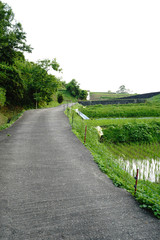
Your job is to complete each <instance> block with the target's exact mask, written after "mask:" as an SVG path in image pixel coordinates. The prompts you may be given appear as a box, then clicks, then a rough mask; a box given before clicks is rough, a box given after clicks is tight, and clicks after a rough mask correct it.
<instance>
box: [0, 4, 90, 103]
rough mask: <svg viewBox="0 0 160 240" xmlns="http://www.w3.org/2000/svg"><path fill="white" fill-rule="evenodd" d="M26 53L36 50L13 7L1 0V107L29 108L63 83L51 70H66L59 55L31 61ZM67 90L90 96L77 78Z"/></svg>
mask: <svg viewBox="0 0 160 240" xmlns="http://www.w3.org/2000/svg"><path fill="white" fill-rule="evenodd" d="M25 52H29V53H31V52H32V47H31V46H30V45H28V44H27V43H26V33H25V32H24V31H23V28H22V25H21V23H19V22H16V20H15V19H14V13H13V11H12V9H11V7H9V6H8V4H6V3H3V2H2V1H0V106H3V105H4V104H5V102H6V104H8V105H21V106H29V107H33V106H35V105H36V106H37V105H42V104H43V103H48V102H49V101H51V100H52V95H53V93H54V92H57V90H58V88H59V87H60V85H61V84H63V83H62V82H61V81H60V79H59V78H57V77H56V76H55V75H52V74H50V70H51V69H52V70H54V71H57V72H62V69H61V67H60V65H59V63H58V62H57V60H56V58H54V59H53V60H49V59H44V60H39V61H37V62H30V61H27V60H26V59H25V56H24V53H25ZM67 90H68V91H70V93H71V95H73V96H74V97H77V98H81V99H84V98H86V97H85V96H87V92H86V91H85V90H81V89H80V87H79V84H78V83H77V82H76V80H75V79H73V80H72V81H71V82H70V83H69V84H67ZM59 98H60V97H59ZM59 101H61V100H59Z"/></svg>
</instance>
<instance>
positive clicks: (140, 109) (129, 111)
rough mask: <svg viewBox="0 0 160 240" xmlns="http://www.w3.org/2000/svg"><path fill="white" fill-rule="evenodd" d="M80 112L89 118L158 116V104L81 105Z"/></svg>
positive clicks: (159, 110) (159, 108) (159, 111)
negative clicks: (84, 106)
mask: <svg viewBox="0 0 160 240" xmlns="http://www.w3.org/2000/svg"><path fill="white" fill-rule="evenodd" d="M81 112H83V113H84V114H85V115H87V116H88V117H89V118H126V117H127V118H129V117H159V116H160V105H159V104H150V103H141V104H140V103H139V104H117V105H93V106H92V105H90V106H87V107H86V108H83V107H81Z"/></svg>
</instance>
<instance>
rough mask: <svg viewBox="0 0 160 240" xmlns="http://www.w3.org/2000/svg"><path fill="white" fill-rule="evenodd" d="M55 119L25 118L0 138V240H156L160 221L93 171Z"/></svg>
mask: <svg viewBox="0 0 160 240" xmlns="http://www.w3.org/2000/svg"><path fill="white" fill-rule="evenodd" d="M63 111H64V106H60V107H56V108H53V109H42V110H31V111H27V112H25V113H24V115H23V117H22V118H21V119H19V120H18V121H17V122H16V123H15V124H14V125H13V126H12V127H10V128H9V129H7V130H4V131H1V132H0V227H1V228H0V239H3V240H19V239H20V240H27V239H33V240H42V239H43V240H61V239H67V240H103V239H106V240H118V239H120V240H123V239H125V240H133V239H135V240H138V239H143V240H150V239H153V240H156V239H160V221H159V220H158V219H156V218H155V217H154V216H153V215H151V214H150V213H148V212H146V211H145V210H143V209H140V208H139V206H138V204H137V202H136V201H135V200H134V198H133V197H132V196H131V195H130V194H129V193H127V192H126V191H125V190H123V189H120V188H117V187H115V186H114V185H113V184H112V182H111V180H110V179H109V178H108V177H107V176H106V175H105V174H103V173H102V172H101V171H100V170H99V168H98V166H97V165H96V163H95V162H94V161H93V158H92V156H91V154H90V152H89V151H88V150H87V149H86V148H85V146H84V145H83V144H82V143H81V142H80V141H79V140H78V139H77V138H76V136H74V134H73V133H72V131H71V127H70V125H69V122H68V119H67V117H66V116H65V115H64V113H63Z"/></svg>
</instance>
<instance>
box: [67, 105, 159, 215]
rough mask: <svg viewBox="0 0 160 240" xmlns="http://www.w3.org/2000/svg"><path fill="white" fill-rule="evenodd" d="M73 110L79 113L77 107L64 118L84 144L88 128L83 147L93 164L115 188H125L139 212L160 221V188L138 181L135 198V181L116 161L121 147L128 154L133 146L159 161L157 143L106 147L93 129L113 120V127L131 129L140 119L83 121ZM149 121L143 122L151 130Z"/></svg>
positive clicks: (155, 184)
mask: <svg viewBox="0 0 160 240" xmlns="http://www.w3.org/2000/svg"><path fill="white" fill-rule="evenodd" d="M126 107H127V105H126ZM75 108H79V109H82V107H81V106H80V105H76V106H74V107H72V110H70V111H66V114H67V115H68V117H69V120H70V123H71V125H72V130H73V132H74V133H75V134H76V136H77V137H78V138H79V139H80V140H81V141H82V142H84V134H85V126H87V136H86V142H85V146H86V147H87V148H88V149H89V150H90V152H91V153H92V155H93V157H94V160H95V162H96V163H97V164H98V166H99V167H100V169H101V170H102V171H103V172H104V173H106V174H107V175H108V176H109V177H110V178H111V179H112V181H113V183H114V184H115V185H116V186H118V187H121V188H125V189H126V190H127V191H128V192H130V193H131V194H132V195H133V196H134V197H135V199H136V200H137V201H138V202H139V204H140V207H141V208H145V209H148V210H149V211H151V212H153V213H154V215H155V216H156V217H157V218H160V184H159V183H155V182H150V181H146V180H138V187H137V192H136V194H135V188H134V185H135V179H134V177H133V176H131V175H130V174H129V173H128V172H127V171H125V169H124V168H123V166H122V165H121V164H120V162H119V161H118V157H119V156H120V155H121V154H123V153H122V152H121V151H119V149H121V148H122V146H124V147H126V150H125V151H126V152H128V154H129V151H130V149H129V150H128V151H127V149H128V146H133V145H134V146H136V145H139V146H141V148H142V149H143V147H146V148H148V151H149V149H150V154H152V153H154V151H156V154H157V156H156V157H157V158H159V142H158V141H157V140H155V145H154V142H152V148H150V147H149V145H148V144H150V143H147V142H144V143H142V144H144V145H141V144H139V142H136V143H135V142H134V143H133V144H132V143H124V142H123V143H114V142H112V143H109V145H107V143H106V142H105V141H101V140H102V139H101V137H100V136H99V134H98V132H97V130H96V126H102V127H104V126H105V128H106V126H107V125H108V123H109V125H110V124H113V123H112V120H113V122H114V126H115V125H116V123H117V124H118V121H120V122H119V126H121V127H122V126H123V124H124V123H123V121H125V124H129V126H131V125H132V124H133V125H134V124H135V121H137V123H136V124H144V123H143V119H129V122H128V123H127V121H128V119H103V120H82V119H81V118H80V117H79V116H78V115H77V113H75V110H74V109H75ZM97 108H98V107H97V106H95V112H96V111H97ZM84 109H85V110H86V109H87V108H84ZM128 109H129V108H128ZM107 121H109V122H107ZM152 121H153V119H145V124H149V125H150V126H152ZM154 123H155V122H154ZM159 123H160V120H159V119H158V120H156V124H157V126H159ZM101 124H102V125H101ZM117 129H118V127H117ZM158 131H159V130H158ZM110 133H111V132H110ZM120 144H122V145H120ZM127 144H128V145H127ZM107 146H108V147H107ZM109 146H110V147H109ZM111 146H112V149H111ZM115 146H116V147H115ZM142 146H143V147H142ZM156 146H157V147H156ZM113 149H114V150H115V152H114V151H113ZM151 149H152V150H151ZM139 151H140V148H139ZM133 152H134V150H133ZM151 152H152V153H151ZM146 154H147V156H148V154H149V153H148V152H146ZM132 157H133V156H132ZM142 158H143V156H142Z"/></svg>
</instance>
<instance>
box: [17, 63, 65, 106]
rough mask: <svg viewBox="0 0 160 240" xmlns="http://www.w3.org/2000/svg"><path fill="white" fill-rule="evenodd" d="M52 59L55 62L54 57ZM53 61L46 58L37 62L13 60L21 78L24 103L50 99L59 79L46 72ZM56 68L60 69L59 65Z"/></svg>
mask: <svg viewBox="0 0 160 240" xmlns="http://www.w3.org/2000/svg"><path fill="white" fill-rule="evenodd" d="M53 61H54V62H55V59H54V60H53ZM53 61H50V60H48V59H46V60H42V61H38V62H37V63H33V62H29V61H18V60H17V61H16V62H15V64H16V68H17V69H18V71H19V72H20V76H21V78H22V79H23V86H24V89H25V91H24V97H23V104H24V105H34V106H35V105H38V104H41V103H44V102H50V101H51V100H52V95H53V93H54V92H56V91H57V89H58V86H59V85H60V80H59V79H58V78H56V77H55V76H54V75H52V74H49V73H48V72H49V70H50V67H52V63H53ZM55 64H56V62H55ZM57 70H60V69H59V67H58V68H57Z"/></svg>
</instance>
